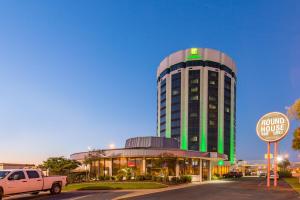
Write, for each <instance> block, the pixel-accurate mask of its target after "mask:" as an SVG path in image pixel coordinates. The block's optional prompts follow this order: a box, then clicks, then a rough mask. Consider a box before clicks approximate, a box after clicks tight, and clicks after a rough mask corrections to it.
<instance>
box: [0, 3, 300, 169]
mask: <svg viewBox="0 0 300 200" xmlns="http://www.w3.org/2000/svg"><path fill="white" fill-rule="evenodd" d="M299 19H300V2H299V1H297V0H287V1H281V0H277V1H275V0H272V1H271V0H269V1H265V0H252V1H238V0H227V1H221V0H219V1H218V0H216V1H209V0H201V1H200V0H194V1H192V0H189V1H188V0H164V1H159V0H149V1H140V0H139V1H138V0H137V1H134V0H131V1H125V0H120V1H91V0H87V1H83V0H81V1H80V0H77V1H71V0H69V1H67V0H63V1H60V0H51V1H50V0H48V1H47V0H45V1H37V0H36V1H14V0H11V1H0V94H1V98H0V137H1V145H0V162H35V163H38V162H40V161H42V160H45V159H46V158H47V157H48V156H59V155H64V156H67V157H68V156H69V155H70V154H71V153H73V152H78V151H86V150H87V148H88V147H89V146H90V147H91V148H106V147H107V146H108V145H109V144H110V143H114V144H116V146H118V147H122V146H123V145H124V142H125V139H126V138H128V137H134V136H142V135H155V128H156V68H157V66H158V64H159V63H160V61H161V60H162V59H163V58H164V57H165V56H167V55H169V54H170V53H172V52H174V51H177V50H181V49H186V48H190V47H208V48H215V49H219V50H221V51H224V52H226V53H227V54H228V55H230V56H231V57H232V58H233V59H234V60H235V61H236V64H237V66H238V74H237V75H238V92H237V95H238V96H237V156H238V158H239V159H262V158H263V154H264V153H265V151H266V145H265V144H264V143H263V142H262V141H260V140H259V139H258V137H257V135H256V132H255V125H256V122H257V120H258V119H259V118H260V116H262V115H263V114H265V113H266V112H269V111H281V112H285V107H286V106H289V105H291V104H292V103H293V102H294V101H295V100H296V99H297V98H300V81H299V77H300V64H299V63H300V46H299V44H300V23H299ZM297 125H299V123H298V124H297V123H296V122H293V123H292V128H291V131H292V130H293V129H294V128H295V127H296V126H297ZM291 140H292V132H290V134H289V135H288V137H287V138H285V139H284V140H283V141H282V142H281V143H280V146H279V147H280V151H281V152H282V153H285V152H288V153H290V154H291V158H292V160H299V159H300V158H297V153H296V152H294V151H292V150H291V148H290V146H291Z"/></svg>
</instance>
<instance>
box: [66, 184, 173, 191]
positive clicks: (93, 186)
mask: <svg viewBox="0 0 300 200" xmlns="http://www.w3.org/2000/svg"><path fill="white" fill-rule="evenodd" d="M164 187H168V186H167V185H164V184H161V183H156V182H92V183H78V184H70V185H68V186H66V187H65V188H64V189H63V190H64V191H72V190H124V189H158V188H164Z"/></svg>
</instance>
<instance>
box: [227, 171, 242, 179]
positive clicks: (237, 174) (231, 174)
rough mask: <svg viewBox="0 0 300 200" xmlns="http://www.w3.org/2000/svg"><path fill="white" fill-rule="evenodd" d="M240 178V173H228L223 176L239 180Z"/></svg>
mask: <svg viewBox="0 0 300 200" xmlns="http://www.w3.org/2000/svg"><path fill="white" fill-rule="evenodd" d="M242 176H243V173H242V172H229V173H227V174H224V175H223V177H224V178H241V177H242Z"/></svg>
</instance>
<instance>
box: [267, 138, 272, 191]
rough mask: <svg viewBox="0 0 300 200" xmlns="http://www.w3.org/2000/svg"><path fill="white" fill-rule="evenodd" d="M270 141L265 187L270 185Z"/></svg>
mask: <svg viewBox="0 0 300 200" xmlns="http://www.w3.org/2000/svg"><path fill="white" fill-rule="evenodd" d="M270 144H271V143H270V142H268V174H267V187H270V168H271V166H270V165H271V159H270V157H271V156H270V146H271V145H270Z"/></svg>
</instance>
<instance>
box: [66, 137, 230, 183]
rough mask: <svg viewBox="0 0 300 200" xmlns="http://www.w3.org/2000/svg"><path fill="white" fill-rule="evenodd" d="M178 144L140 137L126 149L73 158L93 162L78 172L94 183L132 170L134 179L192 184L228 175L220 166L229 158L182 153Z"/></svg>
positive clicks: (131, 139) (197, 152) (156, 138)
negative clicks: (172, 179) (178, 179)
mask: <svg viewBox="0 0 300 200" xmlns="http://www.w3.org/2000/svg"><path fill="white" fill-rule="evenodd" d="M178 147H179V144H178V142H177V140H175V139H172V138H162V137H137V138H130V139H128V140H127V141H126V144H125V148H119V149H103V150H95V151H90V152H80V153H74V154H72V155H71V156H70V157H71V159H74V160H77V161H79V162H81V163H87V162H85V161H86V160H87V159H88V160H90V161H91V162H90V163H89V164H86V165H84V164H83V165H82V166H81V167H80V168H78V169H76V170H75V171H76V172H85V171H86V170H88V171H89V174H90V176H91V178H92V179H94V180H101V177H111V176H117V175H118V172H119V170H121V169H125V168H131V169H132V170H133V171H134V177H137V176H139V175H145V176H155V177H162V176H168V177H173V176H177V177H179V176H182V175H189V176H191V177H192V181H197V182H202V181H207V180H211V178H212V176H213V175H214V174H217V173H219V174H221V173H227V172H228V171H229V168H228V167H225V166H223V167H222V168H219V166H217V163H218V162H219V161H220V160H226V159H227V155H224V154H218V153H212V152H199V151H185V150H181V149H180V148H178Z"/></svg>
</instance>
